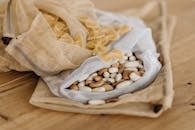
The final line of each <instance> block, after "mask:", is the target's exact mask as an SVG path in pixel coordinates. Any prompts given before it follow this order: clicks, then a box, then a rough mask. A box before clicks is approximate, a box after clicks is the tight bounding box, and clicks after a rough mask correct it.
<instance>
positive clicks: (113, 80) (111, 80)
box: [107, 78, 115, 83]
mask: <svg viewBox="0 0 195 130" xmlns="http://www.w3.org/2000/svg"><path fill="white" fill-rule="evenodd" d="M107 81H108V82H111V83H114V82H115V79H113V78H108V80H107Z"/></svg>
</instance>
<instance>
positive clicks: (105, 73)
mask: <svg viewBox="0 0 195 130" xmlns="http://www.w3.org/2000/svg"><path fill="white" fill-rule="evenodd" d="M144 72H145V70H144V67H143V63H142V61H141V60H139V59H137V58H136V56H135V55H134V54H133V53H132V52H131V51H130V52H128V53H126V54H124V56H123V58H122V59H120V60H119V61H117V62H116V63H114V64H112V65H111V66H110V67H108V68H103V69H101V70H99V71H97V72H95V73H93V74H91V75H84V76H83V77H81V78H80V79H79V80H78V81H76V82H74V83H73V84H72V85H71V86H70V87H69V89H71V90H76V91H85V92H107V91H112V90H114V89H120V88H124V87H128V86H129V85H131V84H132V83H133V82H135V81H137V80H139V79H140V78H141V77H142V76H143V74H144ZM88 103H89V104H94V105H95V104H96V105H98V104H103V103H105V101H104V100H91V101H89V102H88Z"/></svg>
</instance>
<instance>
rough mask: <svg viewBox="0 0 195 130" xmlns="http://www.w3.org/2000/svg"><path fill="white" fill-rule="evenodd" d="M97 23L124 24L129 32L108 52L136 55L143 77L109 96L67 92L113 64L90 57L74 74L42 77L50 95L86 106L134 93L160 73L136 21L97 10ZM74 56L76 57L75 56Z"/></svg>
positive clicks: (148, 32)
mask: <svg viewBox="0 0 195 130" xmlns="http://www.w3.org/2000/svg"><path fill="white" fill-rule="evenodd" d="M97 16H98V22H99V23H100V24H101V25H104V26H110V25H120V24H127V25H129V27H130V28H131V31H130V32H128V33H127V34H126V35H124V36H123V37H121V38H120V39H119V40H118V41H116V42H114V43H112V44H111V46H110V49H114V48H117V49H119V50H121V51H122V52H123V53H127V52H128V51H129V50H131V51H132V52H134V53H135V55H136V57H138V58H139V59H141V60H142V61H143V64H144V68H145V73H144V75H143V77H142V78H141V79H140V80H138V81H136V82H134V83H133V84H131V85H130V86H128V87H126V88H121V89H115V90H113V91H108V92H82V91H74V90H70V89H67V88H68V87H69V86H70V85H71V84H72V83H73V82H75V81H77V80H79V78H80V77H82V76H83V75H90V74H92V73H94V72H96V71H98V70H100V69H102V68H105V67H109V66H110V65H111V64H113V63H114V61H109V62H105V61H103V60H102V59H100V57H99V56H94V57H90V58H88V59H87V60H85V62H83V63H82V64H81V65H80V67H78V68H77V69H75V70H67V71H64V72H62V73H60V74H58V75H55V76H49V77H42V78H43V80H44V81H45V82H46V83H47V85H48V86H49V88H50V90H51V92H52V93H53V94H55V95H56V96H59V97H64V98H69V99H71V100H75V101H79V102H82V103H86V102H87V101H88V100H92V99H102V100H105V99H109V98H113V97H118V96H120V95H123V94H126V93H130V92H134V91H137V90H139V89H143V88H145V87H147V85H149V84H150V83H151V82H152V81H153V80H154V79H155V77H156V75H157V74H158V72H159V71H160V69H161V64H160V62H159V61H158V57H159V54H158V53H157V50H156V47H155V43H154V40H153V38H152V33H151V29H150V28H147V27H146V26H145V24H144V23H143V22H142V21H141V20H140V19H138V18H135V17H127V16H123V15H120V14H113V13H109V12H104V11H100V10H97ZM75 55H76V54H75Z"/></svg>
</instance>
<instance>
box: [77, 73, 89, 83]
mask: <svg viewBox="0 0 195 130" xmlns="http://www.w3.org/2000/svg"><path fill="white" fill-rule="evenodd" d="M88 77H89V75H88V74H84V75H82V76H81V77H80V79H79V80H78V81H79V82H82V81H84V80H86V79H87V78H88Z"/></svg>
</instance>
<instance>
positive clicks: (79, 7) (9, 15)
mask: <svg viewBox="0 0 195 130" xmlns="http://www.w3.org/2000/svg"><path fill="white" fill-rule="evenodd" d="M72 2H73V3H76V4H72ZM4 6H5V9H1V10H2V11H1V12H2V14H4V15H3V16H2V17H0V18H1V19H0V26H1V27H2V26H3V29H1V31H0V34H1V36H3V37H10V38H13V39H12V40H11V42H10V43H9V45H8V46H4V47H1V48H0V51H2V53H5V55H10V56H11V57H12V59H15V60H13V62H12V59H11V57H8V58H7V57H4V55H3V54H2V58H4V59H3V60H4V61H5V60H8V62H7V61H6V62H0V66H2V67H1V68H2V70H3V71H8V70H10V69H15V70H18V71H24V70H30V71H34V72H35V73H36V74H37V75H40V76H46V75H54V74H57V73H59V72H61V71H62V70H67V69H73V68H76V67H78V66H79V65H80V64H81V63H82V62H83V61H84V60H85V59H87V58H88V57H90V56H91V52H90V51H89V50H87V49H85V48H82V47H79V46H76V45H71V44H68V43H66V42H64V41H59V40H57V38H56V36H55V34H54V32H53V31H52V29H51V27H50V26H49V24H48V22H47V21H46V19H45V18H44V16H43V14H42V13H41V12H40V11H39V9H41V10H46V11H48V12H50V11H51V12H50V13H54V14H55V15H57V16H58V17H60V18H61V19H62V20H64V22H66V23H67V25H68V27H69V28H70V32H71V34H72V36H73V37H74V36H75V35H76V36H78V37H80V38H81V39H82V40H83V43H86V36H87V33H88V32H87V30H86V29H85V27H84V26H83V25H82V24H81V23H80V22H79V21H78V20H77V17H85V16H89V18H91V19H93V20H95V19H96V18H95V14H94V13H93V4H92V3H91V2H90V1H88V0H81V1H78V2H74V1H72V0H64V1H60V0H56V1H51V0H41V1H39V0H34V1H33V0H5V4H4ZM48 9H49V10H48ZM3 12H4V13H3ZM2 14H1V15H2ZM70 14H71V15H70ZM1 15H0V16H1ZM2 19H3V20H2ZM2 21H3V22H2ZM1 44H2V43H1ZM83 46H85V45H83ZM75 54H77V55H75ZM0 56H1V55H0ZM3 60H2V61H3ZM15 62H16V63H15ZM12 66H13V67H12ZM23 66H24V67H23Z"/></svg>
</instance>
